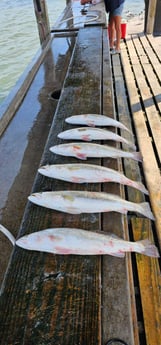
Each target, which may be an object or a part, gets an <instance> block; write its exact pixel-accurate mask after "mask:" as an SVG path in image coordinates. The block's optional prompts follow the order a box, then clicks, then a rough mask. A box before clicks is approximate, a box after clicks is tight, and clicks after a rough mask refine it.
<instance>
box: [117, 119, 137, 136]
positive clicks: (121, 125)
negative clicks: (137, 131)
mask: <svg viewBox="0 0 161 345" xmlns="http://www.w3.org/2000/svg"><path fill="white" fill-rule="evenodd" d="M119 127H120V128H121V129H124V130H125V131H127V132H129V133H130V134H132V135H133V136H134V134H133V133H132V131H131V130H130V129H129V128H127V127H126V126H125V125H123V123H121V122H120V124H119Z"/></svg>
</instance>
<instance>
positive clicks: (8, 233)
mask: <svg viewBox="0 0 161 345" xmlns="http://www.w3.org/2000/svg"><path fill="white" fill-rule="evenodd" d="M0 231H1V232H2V233H3V234H4V235H5V236H6V237H7V238H8V239H9V240H10V241H11V243H12V244H13V246H14V245H15V242H16V240H15V238H14V236H13V235H12V234H11V232H10V231H9V230H7V229H6V228H5V227H4V226H3V225H2V224H0Z"/></svg>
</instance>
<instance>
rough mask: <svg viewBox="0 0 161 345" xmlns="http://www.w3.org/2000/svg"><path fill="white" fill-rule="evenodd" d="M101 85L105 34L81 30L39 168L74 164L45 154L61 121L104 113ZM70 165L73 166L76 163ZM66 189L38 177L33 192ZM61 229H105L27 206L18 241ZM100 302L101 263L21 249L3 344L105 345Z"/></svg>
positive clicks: (8, 287)
mask: <svg viewBox="0 0 161 345" xmlns="http://www.w3.org/2000/svg"><path fill="white" fill-rule="evenodd" d="M96 37H97V40H96ZM107 53H108V52H107ZM101 78H102V28H101V27H98V28H91V29H90V28H88V30H87V29H83V30H80V31H79V35H78V39H77V43H76V47H75V51H74V54H73V59H72V61H71V64H70V67H69V70H68V74H67V78H66V82H65V84H64V88H63V90H62V93H61V98H60V101H59V106H58V108H57V112H56V114H55V118H54V122H53V124H52V127H51V130H50V134H49V138H48V141H47V144H46V147H45V151H44V155H43V158H42V161H41V163H42V164H46V163H49V164H50V163H60V162H64V163H65V162H69V157H66V158H65V157H64V158H62V157H61V156H57V155H53V154H51V152H49V150H48V149H49V147H50V146H52V145H54V144H56V143H58V142H59V143H60V139H59V140H58V138H57V134H58V133H59V132H60V131H62V130H63V129H65V128H69V125H67V124H65V121H64V120H65V118H66V117H67V116H69V115H72V114H77V113H80V112H82V113H84V112H87V113H88V112H97V113H100V105H101V82H102V79H101ZM91 98H92V99H93V102H91ZM71 105H72V106H71ZM72 161H76V159H74V158H73V159H72V158H71V159H70V162H72ZM89 161H90V162H91V163H92V162H93V163H94V162H96V161H97V164H99V163H100V161H99V160H89ZM63 189H65V190H67V189H70V190H71V189H75V190H79V189H80V187H79V186H78V185H75V184H70V183H67V182H66V183H65V182H62V181H58V180H51V179H49V178H46V177H43V176H39V175H37V176H36V180H35V184H34V188H33V191H43V190H63ZM81 189H82V190H99V189H100V186H99V185H97V186H96V185H94V184H91V185H90V186H89V185H88V186H87V185H84V186H81ZM59 226H69V227H79V228H84V229H87V230H90V229H91V230H96V229H99V228H100V215H99V214H90V215H88V214H87V215H85V214H82V215H80V216H79V215H77V216H76V215H70V214H64V213H61V212H57V211H52V210H49V209H45V208H42V207H38V206H36V205H33V204H31V203H28V204H27V208H26V212H25V215H24V219H23V223H22V226H21V229H20V235H23V234H26V233H30V232H33V231H37V230H40V229H44V228H47V227H59ZM100 298H101V267H100V258H99V257H95V256H92V257H88V256H86V257H81V256H80V257H78V256H60V255H50V254H44V253H35V252H33V253H32V252H31V253H30V252H25V251H24V250H22V249H20V248H17V247H16V248H15V250H14V253H13V256H12V260H11V263H10V266H9V269H8V272H7V275H6V280H5V282H4V286H3V290H2V310H3V315H2V324H3V332H2V334H1V344H6V342H7V343H8V344H10V343H12V344H13V341H14V343H23V344H25V345H28V344H29V343H30V344H31V343H33V341H34V343H37V344H51V343H54V342H55V343H56V344H64V343H65V344H67V345H68V344H70V345H71V344H73V345H74V344H76V343H77V344H83V345H85V344H86V345H88V344H95V345H98V344H99V345H100V344H101V322H100V315H101V302H100ZM5 311H6V312H5ZM17 325H18V328H17Z"/></svg>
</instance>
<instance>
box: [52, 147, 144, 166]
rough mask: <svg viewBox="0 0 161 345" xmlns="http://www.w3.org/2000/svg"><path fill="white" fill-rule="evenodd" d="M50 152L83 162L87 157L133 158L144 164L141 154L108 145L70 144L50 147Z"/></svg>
mask: <svg viewBox="0 0 161 345" xmlns="http://www.w3.org/2000/svg"><path fill="white" fill-rule="evenodd" d="M50 151H51V152H53V153H56V154H59V155H62V156H72V157H76V158H79V159H82V160H86V159H87V157H93V158H101V157H111V158H119V157H122V158H131V159H134V160H135V161H140V162H142V157H141V154H140V152H129V151H123V150H121V149H117V148H115V147H112V146H108V145H100V144H94V143H69V144H60V145H55V146H52V147H50Z"/></svg>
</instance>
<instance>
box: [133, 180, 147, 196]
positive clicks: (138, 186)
mask: <svg viewBox="0 0 161 345" xmlns="http://www.w3.org/2000/svg"><path fill="white" fill-rule="evenodd" d="M136 187H137V189H139V190H140V191H141V192H143V193H144V194H147V195H149V192H148V190H147V189H146V188H145V186H144V185H143V183H142V182H136Z"/></svg>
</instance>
